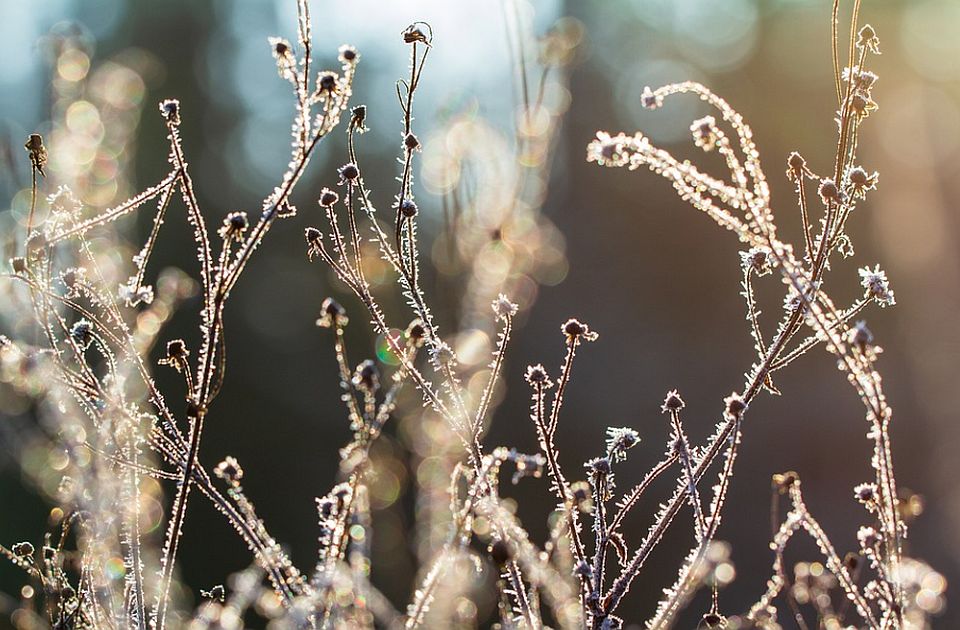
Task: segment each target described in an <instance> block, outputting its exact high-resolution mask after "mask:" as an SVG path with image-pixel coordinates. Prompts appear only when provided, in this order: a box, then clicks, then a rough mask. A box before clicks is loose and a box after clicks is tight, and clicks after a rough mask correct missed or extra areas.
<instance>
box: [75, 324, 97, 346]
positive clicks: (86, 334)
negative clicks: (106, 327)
mask: <svg viewBox="0 0 960 630" xmlns="http://www.w3.org/2000/svg"><path fill="white" fill-rule="evenodd" d="M70 337H71V338H73V340H74V341H75V342H77V345H79V346H80V347H81V348H86V347H88V346H89V345H90V343H91V342H92V341H93V324H91V323H90V322H89V321H87V320H85V319H81V320H79V321H77V322H76V323H75V324H74V325H73V326H71V327H70Z"/></svg>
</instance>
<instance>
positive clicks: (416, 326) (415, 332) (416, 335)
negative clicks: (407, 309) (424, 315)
mask: <svg viewBox="0 0 960 630" xmlns="http://www.w3.org/2000/svg"><path fill="white" fill-rule="evenodd" d="M403 334H404V335H405V336H406V338H407V339H408V340H410V342H411V343H412V344H413V345H414V346H416V347H417V348H419V347H420V346H422V345H423V342H424V341H426V338H427V329H426V328H424V327H423V322H422V321H421V320H419V319H415V320H413V321H412V322H410V325H409V326H407V330H406V331H405V332H404V333H403Z"/></svg>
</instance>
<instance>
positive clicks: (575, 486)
mask: <svg viewBox="0 0 960 630" xmlns="http://www.w3.org/2000/svg"><path fill="white" fill-rule="evenodd" d="M570 498H571V499H572V500H573V505H574V506H576V508H577V509H578V510H580V511H581V512H584V513H587V512H589V511H590V510H592V509H593V495H592V494H591V492H590V484H589V483H587V482H586V481H583V480H580V481H574V482H573V483H572V484H570Z"/></svg>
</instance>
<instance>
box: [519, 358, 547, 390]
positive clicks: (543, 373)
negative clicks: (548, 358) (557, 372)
mask: <svg viewBox="0 0 960 630" xmlns="http://www.w3.org/2000/svg"><path fill="white" fill-rule="evenodd" d="M525 378H526V379H527V383H529V384H530V385H531V386H532V387H542V388H543V389H549V388H551V387H553V381H551V380H550V376H549V375H548V374H547V370H546V368H544V367H543V365H541V364H539V363H538V364H536V365H528V366H527V373H526V375H525Z"/></svg>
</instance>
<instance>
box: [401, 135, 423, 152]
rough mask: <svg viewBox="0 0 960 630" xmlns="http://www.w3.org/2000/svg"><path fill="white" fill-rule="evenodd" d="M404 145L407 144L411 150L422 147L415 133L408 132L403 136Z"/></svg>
mask: <svg viewBox="0 0 960 630" xmlns="http://www.w3.org/2000/svg"><path fill="white" fill-rule="evenodd" d="M403 146H405V147H406V148H407V149H409V150H410V151H414V150H416V149H419V148H420V139H419V138H417V136H416V135H414V134H413V133H408V134H407V135H406V136H404V137H403Z"/></svg>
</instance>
